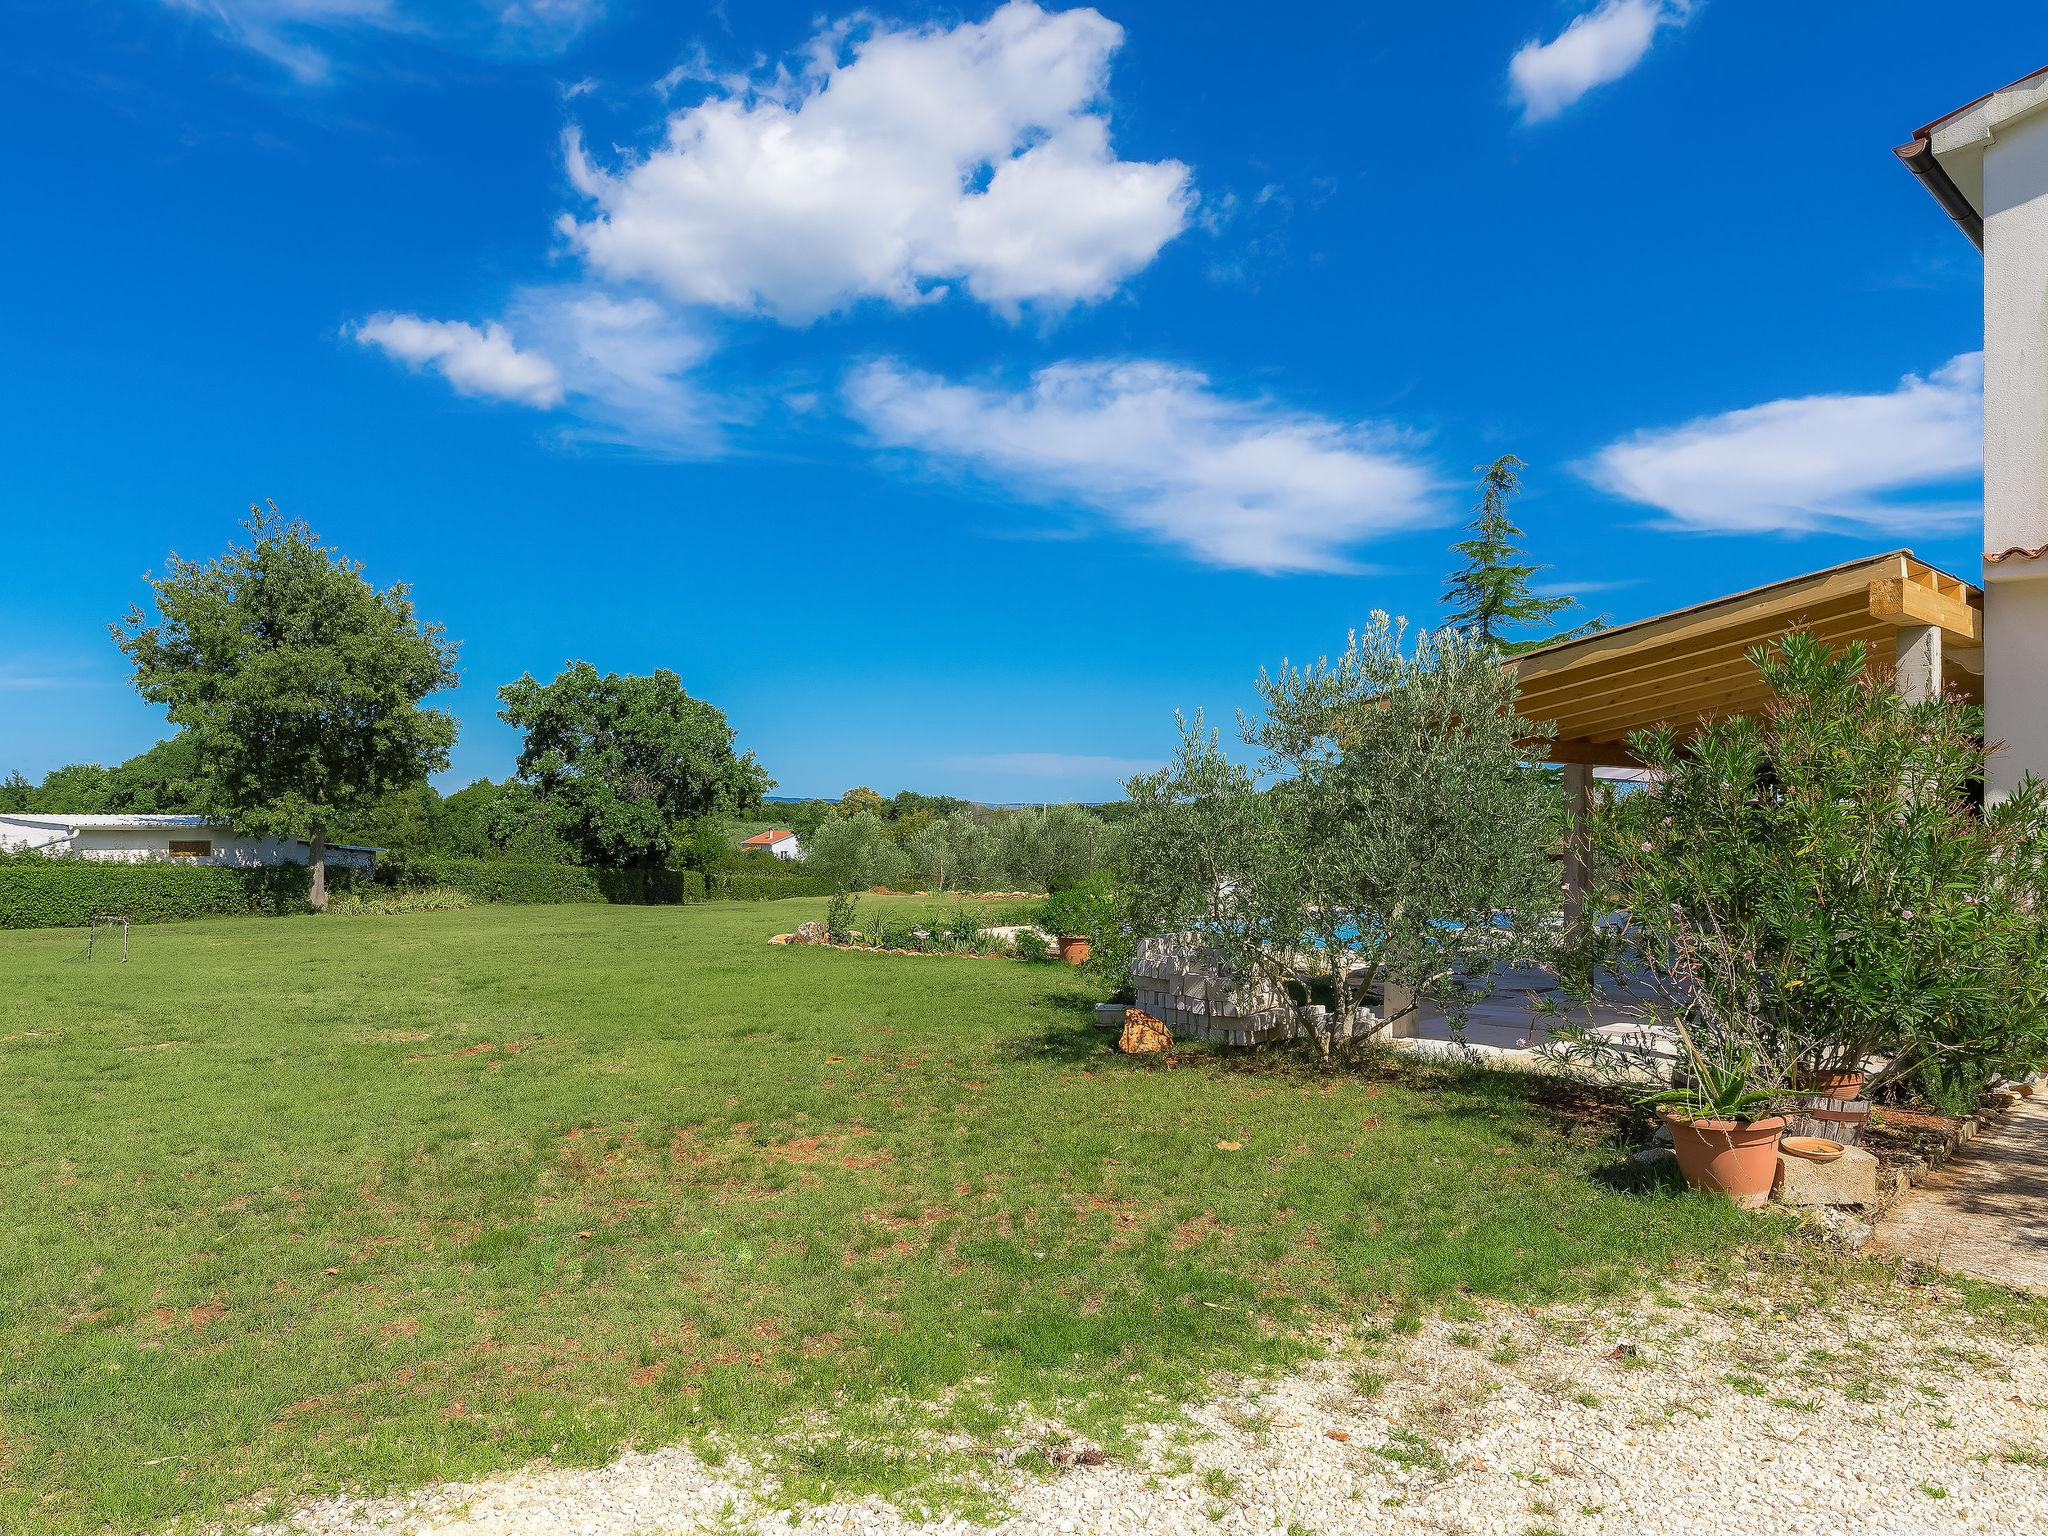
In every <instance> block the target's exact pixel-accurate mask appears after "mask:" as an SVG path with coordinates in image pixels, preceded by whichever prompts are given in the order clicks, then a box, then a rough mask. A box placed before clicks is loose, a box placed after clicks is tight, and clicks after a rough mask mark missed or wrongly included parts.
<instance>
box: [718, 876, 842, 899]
mask: <svg viewBox="0 0 2048 1536" xmlns="http://www.w3.org/2000/svg"><path fill="white" fill-rule="evenodd" d="M836 890H837V887H836V886H834V885H833V883H832V882H831V881H830V880H826V879H823V878H822V877H820V876H818V875H747V874H730V875H721V876H718V877H717V878H716V879H714V880H713V881H712V882H711V886H710V891H709V894H708V896H707V895H698V896H693V897H691V898H690V899H691V900H692V901H702V900H711V901H780V900H782V899H783V898H784V897H786V896H830V895H832V894H834V892H835V891H836Z"/></svg>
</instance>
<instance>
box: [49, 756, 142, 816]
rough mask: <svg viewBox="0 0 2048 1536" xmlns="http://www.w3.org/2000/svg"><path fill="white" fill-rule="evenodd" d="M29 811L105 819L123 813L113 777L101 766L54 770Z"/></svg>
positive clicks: (68, 764)
mask: <svg viewBox="0 0 2048 1536" xmlns="http://www.w3.org/2000/svg"><path fill="white" fill-rule="evenodd" d="M26 809H29V810H36V811H43V812H46V813H53V814H61V813H63V812H66V811H70V812H75V813H77V814H78V815H81V816H98V815H104V814H106V813H107V812H109V811H113V810H117V809H120V807H117V806H116V805H115V804H114V788H113V781H112V775H110V774H109V773H108V772H107V770H106V769H104V768H102V767H101V766H100V765H99V764H98V763H67V764H65V765H64V766H63V767H62V768H52V769H51V770H50V771H49V772H48V773H46V774H44V775H43V782H42V783H41V784H39V785H37V786H36V790H35V794H34V796H33V803H32V804H31V805H29V806H28V807H26Z"/></svg>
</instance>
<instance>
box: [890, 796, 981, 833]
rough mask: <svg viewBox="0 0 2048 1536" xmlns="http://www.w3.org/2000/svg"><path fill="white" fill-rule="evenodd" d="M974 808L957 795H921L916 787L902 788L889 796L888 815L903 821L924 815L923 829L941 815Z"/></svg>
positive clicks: (891, 818)
mask: <svg viewBox="0 0 2048 1536" xmlns="http://www.w3.org/2000/svg"><path fill="white" fill-rule="evenodd" d="M973 809H974V807H973V805H972V804H971V803H970V802H968V801H966V800H962V799H961V798H960V797H959V796H957V795H921V794H919V793H918V792H917V791H916V790H914V789H901V790H898V791H897V792H896V793H895V794H893V795H891V796H890V797H889V809H888V817H889V820H891V821H903V820H906V819H908V818H910V817H914V816H918V815H922V816H924V817H925V818H926V819H925V820H924V821H923V822H922V823H920V829H922V827H924V826H929V825H930V824H931V822H933V821H936V820H938V819H939V818H941V817H945V816H951V815H953V814H954V813H955V812H958V811H971V810H973Z"/></svg>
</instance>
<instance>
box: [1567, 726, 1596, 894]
mask: <svg viewBox="0 0 2048 1536" xmlns="http://www.w3.org/2000/svg"><path fill="white" fill-rule="evenodd" d="M1564 805H1565V829H1564V922H1565V927H1567V928H1570V929H1577V928H1578V926H1579V925H1580V924H1581V923H1582V922H1583V921H1584V920H1585V915H1586V887H1587V886H1588V885H1589V884H1590V883H1591V881H1592V874H1593V770H1592V769H1591V768H1589V767H1588V766H1586V765H1585V764H1584V763H1566V764H1565V765H1564Z"/></svg>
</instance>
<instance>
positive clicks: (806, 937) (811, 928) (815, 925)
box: [789, 922, 826, 944]
mask: <svg viewBox="0 0 2048 1536" xmlns="http://www.w3.org/2000/svg"><path fill="white" fill-rule="evenodd" d="M825 938H826V934H825V925H824V924H823V923H819V922H809V923H798V924H797V925H796V932H795V933H792V934H791V935H790V936H789V942H790V943H792V944H822V943H824V942H825Z"/></svg>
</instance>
